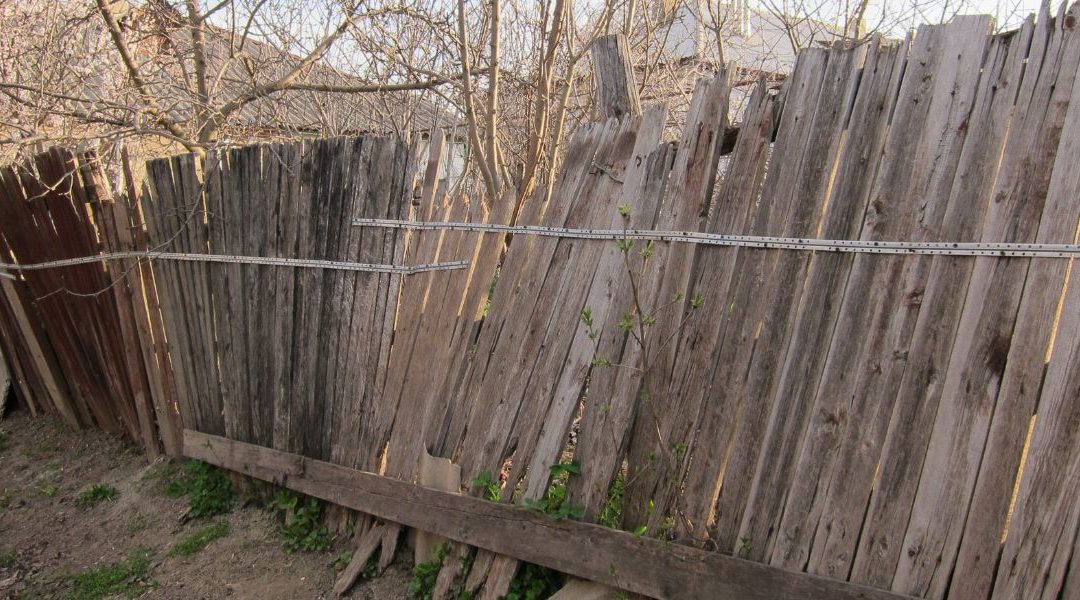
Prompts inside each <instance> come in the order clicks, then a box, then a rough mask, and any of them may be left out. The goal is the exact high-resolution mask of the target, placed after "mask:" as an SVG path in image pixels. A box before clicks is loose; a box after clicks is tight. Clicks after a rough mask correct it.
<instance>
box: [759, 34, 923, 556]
mask: <svg viewBox="0 0 1080 600" xmlns="http://www.w3.org/2000/svg"><path fill="white" fill-rule="evenodd" d="M903 51H904V49H903V47H902V46H900V45H898V44H890V45H882V44H881V43H880V41H872V42H871V46H870V48H869V49H868V51H867V57H866V62H865V63H864V64H863V66H862V69H863V74H862V77H861V80H860V82H859V89H858V94H857V95H856V97H855V99H854V103H853V106H852V109H851V113H850V115H849V116H848V120H847V132H846V134H845V135H846V139H845V140H844V146H843V149H842V155H841V157H840V159H839V163H838V165H837V167H836V174H835V176H834V179H835V185H834V187H833V188H832V189H831V190H830V191H829V197H828V200H827V202H828V207H827V211H826V214H825V217H824V220H823V222H822V228H821V233H820V236H821V237H823V238H825V239H854V238H857V237H858V235H859V229H860V228H861V226H862V223H863V219H864V217H865V211H866V207H867V203H868V201H869V198H870V188H871V185H872V184H873V179H874V177H873V176H874V172H875V170H876V168H877V159H878V158H880V155H881V149H882V145H883V143H884V140H885V133H886V131H887V129H888V120H889V116H890V115H891V112H892V108H893V106H892V103H893V101H895V99H896V93H897V86H898V85H899V79H900V78H899V74H898V73H897V72H896V69H897V68H899V67H901V66H902V65H903V58H904V57H903ZM853 259H854V257H852V256H842V255H839V254H834V253H818V254H815V255H813V256H812V257H811V265H810V272H809V275H808V277H807V281H806V284H805V287H806V292H805V294H804V298H803V301H802V305H801V306H800V308H799V315H798V318H797V320H796V322H795V324H794V325H793V327H795V331H794V332H793V333H792V339H791V342H790V345H789V349H788V352H787V356H786V357H785V360H784V363H783V365H782V367H781V374H780V375H779V384H778V386H777V390H776V392H775V396H776V398H789V399H790V402H791V403H793V404H797V405H801V404H802V403H804V402H815V405H814V406H812V407H811V408H810V412H809V418H810V419H811V420H810V422H809V424H808V426H807V427H808V429H807V432H806V435H805V437H804V439H803V442H802V443H803V446H802V449H801V450H800V453H799V456H798V459H797V462H796V464H795V465H794V471H793V473H792V475H791V488H790V490H789V491H788V494H787V502H786V504H785V506H784V512H783V519H782V520H781V521H780V523H779V525H778V533H777V535H776V542H775V545H774V548H773V553H772V558H771V562H772V564H775V565H778V566H784V567H786V568H804V566H805V565H806V564H807V559H808V557H809V554H810V548H809V546H810V543H811V542H812V540H813V536H814V532H815V529H816V527H815V523H814V520H815V519H816V518H817V516H818V515H817V512H816V511H817V508H818V507H817V501H818V498H817V494H818V493H819V492H820V491H824V490H821V489H819V487H818V483H819V482H820V481H821V480H823V479H824V480H828V476H829V473H830V470H831V468H832V467H833V464H834V457H833V455H832V454H831V453H830V452H828V451H827V449H829V448H831V447H832V445H833V444H835V438H836V434H837V431H838V428H837V425H839V422H838V421H835V420H833V419H830V418H829V416H830V415H833V414H836V413H837V411H839V410H842V406H843V403H844V401H845V400H844V399H843V398H835V397H828V398H826V397H817V398H816V399H815V391H816V388H817V384H818V376H820V374H821V371H822V367H823V364H824V360H825V353H823V352H818V351H815V350H814V349H816V348H822V347H827V346H828V344H829V343H830V336H831V335H832V332H833V327H834V326H835V323H836V319H837V317H838V312H839V309H840V305H841V301H842V298H843V295H844V292H845V290H846V284H847V278H848V274H849V272H850V270H851V266H852V261H853Z"/></svg>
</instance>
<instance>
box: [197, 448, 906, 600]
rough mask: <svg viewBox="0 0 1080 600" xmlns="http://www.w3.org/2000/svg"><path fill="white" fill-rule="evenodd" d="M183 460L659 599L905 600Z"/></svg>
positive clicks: (467, 501)
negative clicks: (265, 481)
mask: <svg viewBox="0 0 1080 600" xmlns="http://www.w3.org/2000/svg"><path fill="white" fill-rule="evenodd" d="M184 454H185V455H186V456H188V457H191V458H196V459H199V460H203V461H206V462H208V463H211V464H214V465H217V466H219V467H224V468H226V469H229V470H232V471H236V472H238V473H244V474H247V475H250V476H253V477H256V478H259V479H263V480H267V481H272V482H274V483H277V484H278V485H281V486H284V487H287V488H289V489H291V490H295V491H297V492H300V493H302V494H307V495H309V496H314V497H316V498H321V499H323V500H326V501H328V502H332V503H334V504H338V505H341V506H344V507H347V508H351V509H355V510H358V511H362V512H365V513H368V514H371V515H374V516H376V517H379V518H381V519H385V520H387V521H392V522H395V523H400V524H403V525H407V526H409V527H414V528H416V529H419V530H422V531H427V532H430V533H434V534H437V535H441V536H443V537H446V538H449V539H451V540H455V541H458V542H462V543H465V544H469V545H471V546H476V547H478V548H484V549H487V550H490V551H492V552H496V553H498V554H504V555H506V556H511V557H513V558H516V559H519V560H523V561H526V562H531V563H535V564H538V565H541V566H545V567H549V568H552V569H556V570H558V571H561V572H563V573H567V574H569V575H574V576H576V577H581V578H584V579H590V580H593V581H597V582H600V583H603V584H606V585H609V586H612V587H617V588H620V589H624V590H627V591H630V592H636V593H639V594H645V595H648V596H653V597H657V598H708V599H710V600H757V599H760V600H766V599H768V600H782V599H791V600H795V599H806V598H821V599H825V598H829V599H837V600H845V599H848V600H854V599H862V600H886V599H890V600H892V599H898V598H905V596H900V595H897V594H894V593H891V592H886V591H882V590H877V589H872V588H867V587H863V586H857V585H853V584H849V583H845V582H841V581H834V580H831V579H825V578H823V577H818V576H815V575H808V574H806V573H796V572H792V571H785V570H783V569H779V568H776V567H771V566H768V565H764V564H760V563H754V562H750V561H746V560H742V559H739V558H734V557H732V556H727V555H724V554H720V553H717V552H706V551H704V550H699V549H697V548H691V547H689V546H683V545H681V544H672V543H668V542H664V541H661V540H657V539H653V538H647V537H638V536H634V535H631V534H629V533H626V532H623V531H618V530H615V529H609V528H606V527H601V526H599V525H592V524H589V523H581V522H578V521H568V520H562V521H560V520H555V519H553V518H551V517H549V516H547V515H544V514H542V513H539V512H537V511H533V510H529V509H527V508H524V507H521V506H517V505H512V504H501V503H496V502H489V501H487V500H483V499H480V498H474V497H471V496H462V495H459V494H453V493H448V492H442V491H438V490H433V489H429V488H425V487H422V486H419V485H415V484H412V483H408V482H404V481H399V480H397V479H392V478H389V477H384V476H382V475H376V474H374V473H366V472H364V471H358V470H356V469H350V468H347V467H342V466H339V465H335V464H331V463H328V462H323V461H319V460H313V459H309V458H306V457H303V456H300V455H297V454H290V453H287V452H281V451H278V450H272V449H270V448H264V447H262V446H254V445H251V444H245V443H242V442H236V441H233V440H229V439H226V438H222V437H218V436H214V435H207V434H204V433H199V432H197V431H191V430H185V431H184Z"/></svg>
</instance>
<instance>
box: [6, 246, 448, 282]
mask: <svg viewBox="0 0 1080 600" xmlns="http://www.w3.org/2000/svg"><path fill="white" fill-rule="evenodd" d="M133 258H134V259H149V260H181V261H188V262H215V263H239V264H251V265H268V266H273V267H300V268H307V269H335V270H339V271H363V272H369V273H400V274H403V275H411V274H413V273H424V272H428V271H449V270H453V269H463V268H465V267H467V266H468V264H469V261H467V260H458V261H452V262H442V263H427V264H421V265H413V266H398V265H376V264H368V263H355V262H345V261H337V260H314V259H303V258H273V257H269V256H233V255H227V254H184V253H179V252H152V251H131V252H112V253H106V254H97V255H94V256H80V257H77V258H67V259H63V260H53V261H49V262H43V263H30V264H23V263H5V262H0V275H2V276H6V277H11V276H10V275H8V274H6V273H3V271H37V270H41V269H56V268H61V267H71V266H75V265H85V264H89V263H95V262H102V261H107V260H125V259H133Z"/></svg>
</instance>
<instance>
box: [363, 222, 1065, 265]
mask: <svg viewBox="0 0 1080 600" xmlns="http://www.w3.org/2000/svg"><path fill="white" fill-rule="evenodd" d="M353 225H355V226H360V227H387V228H393V229H410V230H417V231H423V230H447V231H475V232H482V233H511V234H515V235H517V234H524V235H539V236H546V237H559V238H574V239H590V240H623V239H629V240H653V241H657V242H681V243H689V244H704V245H709V246H741V247H748V248H781V249H786V250H810V251H815V252H855V253H868V254H923V255H926V254H929V255H945V256H1005V257H1022V258H1077V257H1080V245H1078V244H1018V243H1016V244H1010V243H995V242H893V241H875V240H820V239H813V238H788V237H776V236H755V235H729V234H721V233H702V232H694V231H653V230H648V229H625V230H624V229H571V228H566V227H542V226H539V225H513V226H511V225H497V224H490V223H443V222H438V221H402V220H396V219H353Z"/></svg>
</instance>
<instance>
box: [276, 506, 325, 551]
mask: <svg viewBox="0 0 1080 600" xmlns="http://www.w3.org/2000/svg"><path fill="white" fill-rule="evenodd" d="M274 507H275V508H276V509H277V511H278V512H280V513H283V514H284V518H285V524H284V525H282V527H281V530H280V531H281V537H282V538H283V540H284V545H285V551H286V552H297V551H299V550H304V551H307V552H325V551H327V550H329V549H330V546H331V545H332V543H333V540H332V539H331V538H330V533H329V532H328V531H327V529H326V525H324V524H323V523H322V504H321V503H320V502H319V501H318V500H317V499H315V498H308V499H307V501H306V502H302V501H301V499H300V497H299V496H297V495H296V494H293V493H291V492H278V494H277V495H276V496H275V497H274Z"/></svg>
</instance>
